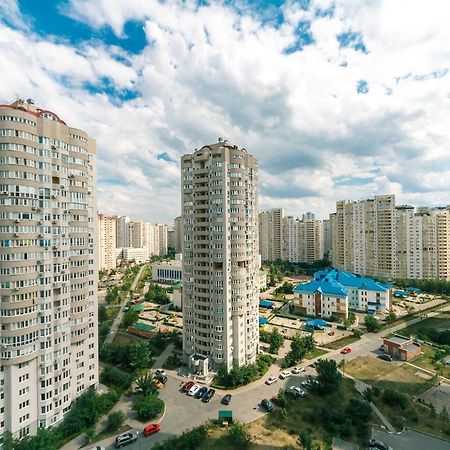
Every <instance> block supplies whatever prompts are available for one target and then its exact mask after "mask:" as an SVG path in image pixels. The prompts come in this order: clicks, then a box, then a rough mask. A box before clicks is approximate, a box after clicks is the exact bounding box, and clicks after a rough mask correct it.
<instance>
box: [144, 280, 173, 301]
mask: <svg viewBox="0 0 450 450" xmlns="http://www.w3.org/2000/svg"><path fill="white" fill-rule="evenodd" d="M144 298H145V301H146V302H152V303H158V304H159V305H167V304H168V303H170V298H169V296H168V295H167V290H166V289H165V288H163V287H161V286H159V285H158V284H151V285H150V287H149V289H148V291H147V292H146V294H145V296H144Z"/></svg>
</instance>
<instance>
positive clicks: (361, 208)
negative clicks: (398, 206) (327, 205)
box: [330, 195, 396, 278]
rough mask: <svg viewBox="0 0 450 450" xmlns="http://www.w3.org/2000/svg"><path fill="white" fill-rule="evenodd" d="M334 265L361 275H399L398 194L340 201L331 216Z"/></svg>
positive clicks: (387, 276)
mask: <svg viewBox="0 0 450 450" xmlns="http://www.w3.org/2000/svg"><path fill="white" fill-rule="evenodd" d="M330 227H331V228H330V231H331V261H332V265H333V266H334V267H337V268H340V269H343V270H346V271H349V272H353V273H356V274H360V275H367V276H375V277H386V278H391V277H394V276H395V271H396V259H395V258H396V254H395V252H396V250H395V196H394V195H380V196H375V197H374V198H373V199H367V200H362V201H350V200H345V201H338V202H337V203H336V212H335V213H333V214H331V215H330Z"/></svg>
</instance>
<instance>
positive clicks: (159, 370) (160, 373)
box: [155, 369, 167, 377]
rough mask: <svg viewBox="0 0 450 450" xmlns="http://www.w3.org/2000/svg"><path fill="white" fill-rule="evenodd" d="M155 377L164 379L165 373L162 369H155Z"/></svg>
mask: <svg viewBox="0 0 450 450" xmlns="http://www.w3.org/2000/svg"><path fill="white" fill-rule="evenodd" d="M155 373H156V375H162V376H164V377H167V373H166V371H165V370H164V369H156V372H155Z"/></svg>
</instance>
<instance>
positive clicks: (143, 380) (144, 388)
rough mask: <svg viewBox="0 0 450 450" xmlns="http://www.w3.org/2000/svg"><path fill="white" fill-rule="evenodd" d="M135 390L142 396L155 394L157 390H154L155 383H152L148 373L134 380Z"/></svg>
mask: <svg viewBox="0 0 450 450" xmlns="http://www.w3.org/2000/svg"><path fill="white" fill-rule="evenodd" d="M136 390H137V391H138V392H139V393H140V394H142V395H144V396H147V395H150V394H156V392H157V391H158V389H157V388H156V386H155V383H153V378H152V375H151V374H150V373H149V372H147V373H145V374H143V375H141V376H140V377H139V378H138V379H137V380H136Z"/></svg>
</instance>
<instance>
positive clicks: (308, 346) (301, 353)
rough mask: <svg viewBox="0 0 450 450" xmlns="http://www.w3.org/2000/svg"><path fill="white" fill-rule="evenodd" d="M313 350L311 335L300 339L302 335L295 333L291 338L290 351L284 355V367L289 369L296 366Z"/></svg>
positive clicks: (313, 344)
mask: <svg viewBox="0 0 450 450" xmlns="http://www.w3.org/2000/svg"><path fill="white" fill-rule="evenodd" d="M314 348H315V343H314V337H313V335H312V334H309V335H308V336H303V337H302V335H301V334H300V333H299V332H297V333H296V334H295V336H294V337H293V338H292V341H291V350H290V352H289V353H288V354H287V355H286V358H285V362H284V366H285V367H290V366H293V365H295V364H298V363H299V362H300V361H301V360H302V359H303V358H304V357H305V356H306V354H307V353H310V352H312V351H313V350H314Z"/></svg>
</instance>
